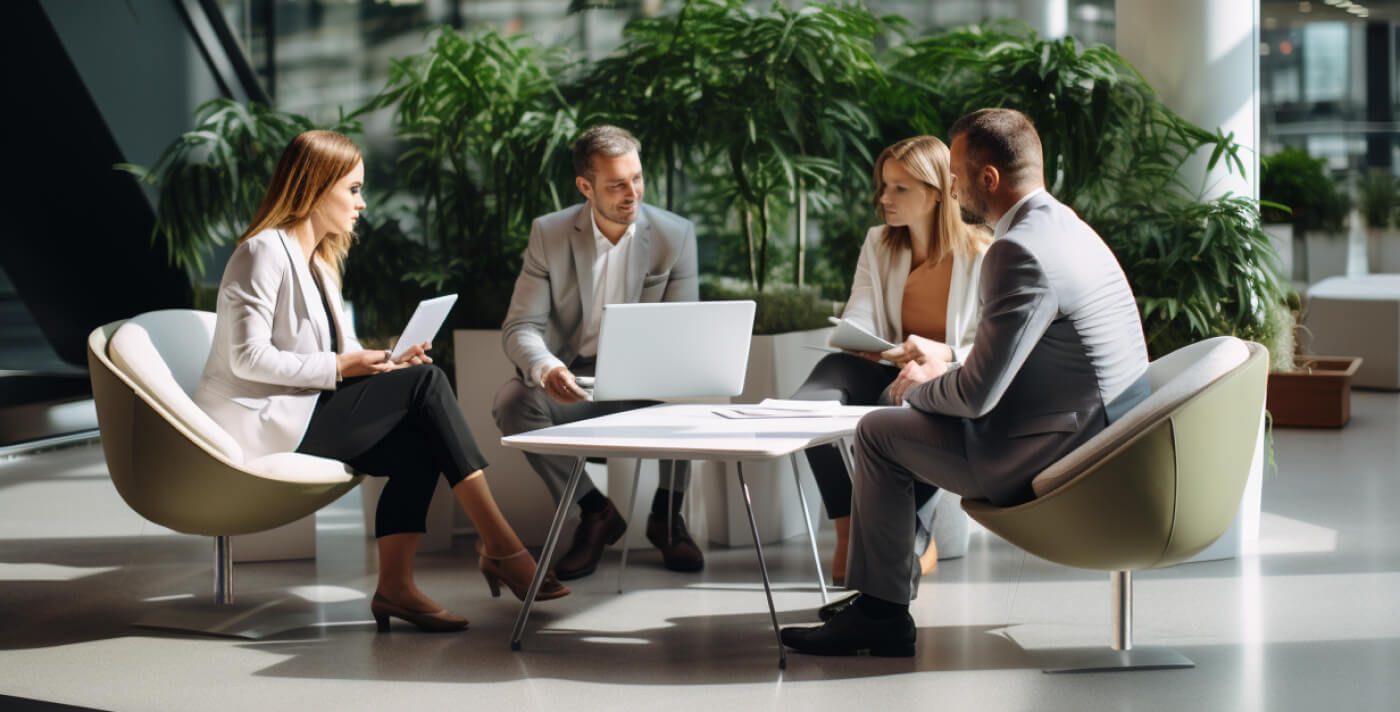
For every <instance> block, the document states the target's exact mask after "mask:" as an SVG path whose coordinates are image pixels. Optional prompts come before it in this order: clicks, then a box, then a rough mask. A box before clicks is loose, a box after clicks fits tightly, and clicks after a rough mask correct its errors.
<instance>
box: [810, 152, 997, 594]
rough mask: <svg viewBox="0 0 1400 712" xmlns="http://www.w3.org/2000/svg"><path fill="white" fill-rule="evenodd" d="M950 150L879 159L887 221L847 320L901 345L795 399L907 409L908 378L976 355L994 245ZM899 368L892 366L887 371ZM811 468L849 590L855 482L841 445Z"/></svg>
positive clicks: (843, 364)
mask: <svg viewBox="0 0 1400 712" xmlns="http://www.w3.org/2000/svg"><path fill="white" fill-rule="evenodd" d="M952 184H953V178H952V172H951V169H950V164H949V153H948V147H947V146H946V145H944V143H943V142H942V141H940V140H938V139H937V138H935V137H933V136H915V137H913V138H907V139H904V140H903V141H900V142H898V143H896V144H894V145H892V146H890V147H888V148H886V149H885V150H884V151H882V152H881V153H880V155H879V157H878V158H876V159H875V209H876V212H877V213H878V214H879V216H880V218H881V219H882V220H883V221H884V223H883V224H881V225H876V226H875V227H872V228H870V231H869V232H868V233H866V237H865V244H864V245H863V246H862V247H861V251H860V259H859V261H858V262H857V263H856V272H855V277H854V279H853V280H852V281H851V296H850V298H849V299H848V300H847V301H846V309H845V312H844V313H843V314H842V317H843V318H844V319H847V320H849V321H851V322H853V323H855V324H856V325H858V326H861V327H862V328H864V329H865V330H866V331H869V332H870V333H872V334H875V335H877V336H879V337H881V338H883V339H884V340H886V341H889V342H891V343H895V344H899V346H898V347H896V348H894V349H891V350H889V351H886V352H884V353H839V354H832V355H830V356H827V357H826V358H824V359H822V360H821V362H820V363H818V364H817V366H816V368H814V369H813V370H812V374H811V375H810V376H808V378H807V381H806V383H804V384H802V387H801V388H800V389H798V391H797V393H796V394H795V395H794V396H793V397H794V398H798V399H803V400H839V401H841V402H842V403H846V404H851V405H899V404H900V403H901V402H902V400H903V394H904V391H905V390H906V389H908V388H909V387H910V386H911V385H913V384H914V383H915V381H914V380H912V379H911V378H910V376H911V375H913V372H914V371H915V370H919V369H923V368H924V367H925V364H928V363H930V362H931V361H932V360H935V359H936V360H939V361H943V362H956V361H958V360H959V359H962V358H965V357H966V355H967V353H968V352H969V351H970V350H971V349H972V337H973V334H975V333H976V331H977V278H978V274H979V272H980V271H981V266H982V255H983V253H984V252H986V250H987V247H988V246H989V245H990V244H991V235H990V233H988V232H987V231H986V230H984V229H981V228H976V227H973V226H970V225H967V224H965V223H964V222H963V221H962V218H961V214H960V209H959V206H958V201H957V200H956V199H955V198H954V191H953V190H952ZM888 364H892V365H888ZM807 460H808V462H809V463H810V464H811V466H812V473H813V475H814V476H815V477H816V480H817V485H818V487H819V488H820V489H821V493H822V500H823V501H824V503H825V504H826V511H827V516H829V517H831V518H832V520H833V521H834V522H835V525H836V551H835V553H834V555H833V558H832V565H831V568H832V578H833V580H834V581H835V582H836V583H837V584H838V585H839V584H843V583H844V582H845V572H846V539H847V536H848V534H849V531H850V511H851V480H850V475H849V474H848V473H847V471H846V466H845V464H844V462H843V460H842V458H841V453H840V451H839V450H837V449H836V446H833V445H824V446H821V447H816V448H811V449H809V450H808V451H807ZM935 491H936V490H934V489H933V488H932V487H930V486H924V489H922V490H920V491H919V492H918V504H919V538H920V539H923V538H924V537H925V536H927V539H926V540H925V542H926V543H925V542H911V547H912V548H913V549H915V550H920V551H922V555H921V556H920V568H921V570H922V573H928V572H929V571H931V570H932V569H933V568H934V567H935V566H937V560H938V550H937V547H936V546H935V545H934V544H933V536H932V519H933V511H932V509H933V508H932V504H933V495H934V494H935Z"/></svg>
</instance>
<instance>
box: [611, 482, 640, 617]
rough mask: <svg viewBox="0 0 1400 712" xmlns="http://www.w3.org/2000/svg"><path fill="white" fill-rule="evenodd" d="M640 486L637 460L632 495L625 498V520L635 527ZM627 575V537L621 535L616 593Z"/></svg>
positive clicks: (620, 588)
mask: <svg viewBox="0 0 1400 712" xmlns="http://www.w3.org/2000/svg"><path fill="white" fill-rule="evenodd" d="M641 484H642V458H640V457H639V458H637V466H636V467H634V468H632V494H631V495H629V496H628V497H627V518H628V519H630V520H632V521H633V526H636V519H637V518H636V517H635V516H633V515H635V514H636V513H637V512H636V509H637V487H638V486H639V485H641ZM625 573H627V535H626V534H625V533H624V534H623V535H622V563H621V564H619V565H618V567H617V592H618V593H622V576H623V574H625Z"/></svg>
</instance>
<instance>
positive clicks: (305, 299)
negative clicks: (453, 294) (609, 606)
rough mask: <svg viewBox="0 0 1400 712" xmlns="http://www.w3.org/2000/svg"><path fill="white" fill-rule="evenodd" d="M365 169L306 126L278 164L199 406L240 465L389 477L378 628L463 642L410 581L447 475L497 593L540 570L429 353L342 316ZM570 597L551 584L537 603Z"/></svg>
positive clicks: (226, 300) (518, 590)
mask: <svg viewBox="0 0 1400 712" xmlns="http://www.w3.org/2000/svg"><path fill="white" fill-rule="evenodd" d="M364 176H365V168H364V161H363V160H362V159H361V156H360V151H359V149H358V148H357V147H356V146H355V144H354V143H353V142H352V141H351V140H350V139H348V138H346V137H345V136H342V135H340V134H337V133H333V132H330V131H307V132H305V133H302V134H300V135H298V136H297V137H296V138H294V139H292V142H291V144H289V145H288V146H287V148H286V150H285V151H284V152H283V153H282V157H281V159H280V160H279V161H278V163H277V168H276V170H275V171H274V173H273V176H272V181H271V183H269V185H268V187H267V192H266V194H265V195H264V197H263V200H262V203H261V205H260V206H259V208H258V211H257V213H256V215H255V216H254V218H253V224H252V226H251V227H249V228H248V230H247V232H245V233H244V234H243V236H242V237H241V238H239V244H238V247H237V249H235V250H234V252H233V255H232V256H231V257H229V261H228V266H227V267H225V269H224V276H223V280H222V281H221V282H220V284H219V293H218V306H217V313H218V315H217V320H216V323H215V327H214V339H213V346H212V347H211V349H210V352H209V360H208V361H207V362H206V364H205V367H204V374H203V376H202V377H201V378H200V383H199V387H198V389H197V390H196V391H195V402H196V403H197V404H199V406H200V407H201V408H203V409H204V410H205V412H207V413H208V414H209V416H210V417H212V418H213V419H214V421H215V422H217V423H219V425H221V426H223V427H224V428H225V429H226V430H228V432H229V434H230V435H232V436H233V437H234V439H235V440H237V441H238V443H239V444H240V445H241V446H242V447H243V451H244V455H245V457H247V458H250V459H251V458H257V457H262V456H265V455H270V454H273V453H282V452H299V453H305V454H309V455H316V456H320V457H327V458H333V459H336V460H341V461H343V462H346V463H348V464H349V465H350V466H351V467H353V468H355V470H357V471H359V472H364V473H368V474H371V475H376V476H385V477H388V480H389V481H388V483H387V484H386V485H385V487H384V491H383V494H382V495H381V496H380V498H379V505H378V510H377V513H376V515H375V535H376V537H377V547H378V553H379V576H378V586H377V589H376V591H375V593H374V598H373V600H372V601H371V604H370V609H371V612H372V613H373V615H374V618H375V620H376V622H377V623H378V625H379V630H381V631H386V630H388V625H389V618H390V617H396V618H400V619H403V620H405V621H408V622H410V623H413V624H415V625H417V626H418V627H419V628H421V629H424V630H429V631H456V630H462V629H464V628H466V627H467V620H466V619H465V618H462V617H461V616H457V615H454V614H452V613H449V612H448V611H447V610H446V609H444V608H443V607H442V606H440V605H438V604H437V603H436V602H435V601H433V599H431V598H429V597H428V596H427V594H425V593H423V592H422V591H420V590H419V589H418V587H417V586H416V585H415V584H414V580H413V561H414V554H415V552H416V551H417V548H418V542H419V540H420V539H421V538H422V536H423V533H424V531H425V528H426V517H427V511H428V504H429V501H430V499H431V498H432V494H433V490H434V488H435V487H436V484H437V478H438V477H439V475H441V476H442V477H443V478H445V479H446V480H447V482H448V484H449V485H451V486H452V492H453V494H454V495H456V498H457V500H458V502H459V503H460V504H461V506H462V508H463V509H464V510H466V512H467V514H468V515H469V516H470V517H471V519H472V521H473V523H474V524H475V525H476V529H477V531H478V533H479V534H480V539H479V541H478V550H479V552H480V554H481V557H480V566H481V572H482V574H483V575H484V576H485V577H486V580H487V583H488V584H489V586H490V588H491V591H492V594H493V595H499V592H500V587H501V585H502V584H505V585H506V586H507V587H508V588H510V589H511V591H512V592H513V593H515V595H516V596H519V597H522V598H523V596H524V592H525V590H526V588H527V587H528V586H529V584H530V580H531V578H532V577H533V576H534V573H535V561H534V559H533V558H531V556H530V555H529V553H528V552H526V550H525V547H524V546H523V545H522V544H521V542H520V539H519V537H517V536H516V534H515V532H514V530H512V529H511V527H510V524H509V523H507V522H506V520H505V518H504V517H503V516H502V515H501V512H500V510H499V509H498V508H497V507H496V502H495V500H494V499H493V498H492V496H491V490H490V488H489V487H488V486H487V484H486V479H485V476H484V472H483V469H484V468H485V467H486V461H485V459H484V458H483V457H482V456H481V453H480V451H479V450H478V449H477V447H476V442H475V441H474V440H473V438H472V434H471V431H470V430H469V429H468V428H467V423H466V421H465V419H463V417H462V414H461V411H460V410H459V409H458V407H457V401H456V398H455V397H454V396H453V394H452V389H451V387H450V386H449V385H448V382H447V377H446V376H445V375H444V374H443V373H442V370H441V369H439V368H438V367H437V366H434V365H432V359H431V358H430V357H429V356H428V354H427V351H428V349H429V347H430V345H429V344H427V343H423V344H415V345H412V346H411V347H410V348H409V349H408V350H407V351H406V352H405V353H404V354H403V355H402V356H400V357H398V358H391V352H389V351H380V350H368V351H367V350H365V349H364V348H363V347H362V346H361V345H360V342H359V341H358V340H357V339H356V338H355V334H354V332H353V330H352V328H351V325H350V324H349V322H348V320H346V319H345V318H344V314H343V312H342V307H341V298H340V278H341V274H342V266H343V264H344V261H345V257H346V254H347V253H348V252H349V249H350V245H351V243H352V241H353V240H354V233H353V231H354V226H355V221H356V220H357V219H358V218H359V215H360V213H361V212H362V211H363V210H364V209H365V207H366V206H365V202H364V196H363V188H364ZM568 593H569V590H568V589H567V588H565V587H563V586H562V585H560V584H559V583H558V581H557V580H554V579H553V578H552V577H551V578H549V579H547V580H546V583H545V585H544V587H542V588H541V590H540V593H539V596H538V598H542V599H548V598H558V597H560V596H564V595H567V594H568Z"/></svg>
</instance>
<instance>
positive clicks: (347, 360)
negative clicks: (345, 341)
mask: <svg viewBox="0 0 1400 712" xmlns="http://www.w3.org/2000/svg"><path fill="white" fill-rule="evenodd" d="M395 368H398V366H395V365H394V362H392V361H390V360H389V352H388V351H381V350H379V349H374V350H372V351H351V352H350V353H345V354H336V357H335V370H336V373H337V374H338V375H339V376H340V377H341V378H358V377H359V376H373V375H375V374H378V373H386V372H388V371H392V370H394V369H395Z"/></svg>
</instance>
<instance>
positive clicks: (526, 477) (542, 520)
mask: <svg viewBox="0 0 1400 712" xmlns="http://www.w3.org/2000/svg"><path fill="white" fill-rule="evenodd" d="M452 344H453V347H454V349H455V355H456V360H457V364H456V366H457V368H456V371H457V404H458V405H459V406H460V407H461V408H462V414H463V415H464V416H466V419H467V425H468V426H469V427H470V428H471V431H472V436H473V437H475V438H476V444H477V446H478V447H479V448H481V454H482V455H483V456H485V458H486V461H487V462H488V463H490V465H489V466H488V467H487V468H486V478H487V482H488V483H489V484H490V485H491V493H492V494H493V495H494V496H495V498H496V504H497V505H498V506H500V508H501V512H502V513H503V514H504V515H505V517H506V521H508V522H510V525H511V526H512V527H514V529H515V532H516V534H519V535H520V539H521V540H522V541H524V542H525V544H526V545H527V546H538V545H540V544H543V543H544V537H545V534H547V533H548V532H549V523H550V521H551V520H552V519H553V518H554V502H553V500H551V499H550V496H549V490H547V489H545V486H544V483H543V482H541V481H540V478H539V475H536V474H535V471H534V470H532V469H530V463H528V462H526V461H525V455H524V453H522V452H521V451H519V450H516V449H514V448H508V447H505V446H503V445H501V431H500V430H497V429H496V421H495V419H493V418H492V417H491V404H492V403H493V402H494V401H495V398H496V391H497V390H499V389H500V387H501V386H502V385H504V384H505V382H506V381H508V380H510V379H511V378H513V377H514V376H515V366H514V365H512V364H511V362H510V359H508V358H506V354H505V349H504V348H502V346H501V332H500V330H498V329H458V330H455V331H453V332H452ZM599 474H600V472H599V470H598V469H597V468H589V476H590V477H594V481H593V482H594V484H595V485H597V486H598V488H599V489H601V490H603V491H604V492H607V482H606V478H605V477H601V478H600V477H598V476H597V475H599ZM629 475H630V472H629ZM617 505H618V506H619V507H622V506H625V505H626V500H623V501H621V502H618V503H617ZM458 521H459V522H462V523H463V524H464V525H465V524H466V522H467V520H466V518H465V515H462V516H460V517H459V518H458ZM630 528H631V527H629V529H630ZM569 531H571V528H570V527H569V526H567V525H566V526H565V530H564V533H565V534H566V535H567V534H568V532H569ZM562 546H565V547H567V546H568V542H567V541H564V542H563V544H562Z"/></svg>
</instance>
